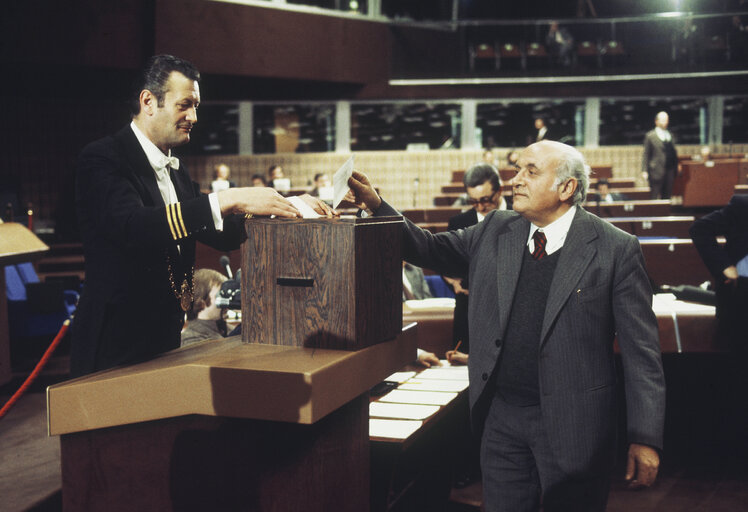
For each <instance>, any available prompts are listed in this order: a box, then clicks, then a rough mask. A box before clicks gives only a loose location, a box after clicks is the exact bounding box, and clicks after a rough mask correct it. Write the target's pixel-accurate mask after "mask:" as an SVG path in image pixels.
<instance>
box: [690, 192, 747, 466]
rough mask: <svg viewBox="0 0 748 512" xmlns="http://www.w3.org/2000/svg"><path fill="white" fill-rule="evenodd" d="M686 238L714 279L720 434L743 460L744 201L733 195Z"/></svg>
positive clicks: (744, 341) (744, 422)
mask: <svg viewBox="0 0 748 512" xmlns="http://www.w3.org/2000/svg"><path fill="white" fill-rule="evenodd" d="M689 233H690V235H691V239H692V240H693V243H694V245H695V246H696V250H698V252H699V255H700V256H701V259H702V260H703V261H704V264H705V265H706V267H707V268H708V269H709V272H710V273H711V274H712V276H713V278H714V279H713V281H712V282H713V283H714V289H715V292H716V296H717V339H718V341H719V342H720V343H721V344H722V346H725V347H727V348H728V349H729V352H730V356H729V361H728V366H727V372H726V377H727V378H728V379H729V381H728V384H729V385H728V386H727V388H726V389H728V390H729V391H728V393H730V396H729V397H728V398H727V399H726V400H725V403H727V404H729V410H728V411H727V412H726V419H727V421H724V422H721V423H722V425H721V426H720V429H721V432H720V433H721V434H723V436H722V437H724V438H725V439H728V440H729V442H730V447H731V449H732V450H734V451H735V453H736V454H737V455H738V456H740V457H742V458H743V459H747V460H748V438H746V432H748V393H746V391H748V372H746V368H748V335H747V334H746V313H748V196H744V195H738V194H736V195H734V196H732V198H731V199H730V202H729V203H728V204H727V205H726V206H725V207H723V208H721V209H719V210H716V211H714V212H712V213H709V214H707V215H704V216H703V217H700V218H698V219H696V220H695V221H694V223H693V224H692V225H691V228H690V230H689ZM718 237H719V238H721V237H724V238H725V243H724V244H720V243H719V241H718V240H717V239H718ZM717 435H719V434H717Z"/></svg>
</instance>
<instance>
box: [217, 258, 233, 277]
mask: <svg viewBox="0 0 748 512" xmlns="http://www.w3.org/2000/svg"><path fill="white" fill-rule="evenodd" d="M218 263H220V265H221V266H222V267H223V269H224V270H225V271H226V275H227V276H228V278H229V279H233V278H234V274H232V273H231V266H230V265H229V257H228V256H226V255H225V254H224V255H223V256H221V258H220V259H219V260H218Z"/></svg>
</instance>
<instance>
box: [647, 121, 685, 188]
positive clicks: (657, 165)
mask: <svg viewBox="0 0 748 512" xmlns="http://www.w3.org/2000/svg"><path fill="white" fill-rule="evenodd" d="M669 123H670V118H669V116H668V115H667V112H658V113H657V115H656V116H655V127H654V129H653V130H650V131H648V132H647V135H645V136H644V155H643V156H642V176H643V177H644V179H646V180H648V181H649V193H650V196H651V198H652V199H670V195H671V194H672V191H673V181H674V180H675V175H676V174H677V172H678V153H677V152H676V150H675V141H674V140H673V136H672V135H671V133H670V132H669V131H668V129H667V128H668V124H669Z"/></svg>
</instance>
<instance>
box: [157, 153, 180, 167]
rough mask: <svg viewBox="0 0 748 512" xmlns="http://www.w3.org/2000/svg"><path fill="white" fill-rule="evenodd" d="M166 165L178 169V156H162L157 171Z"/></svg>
mask: <svg viewBox="0 0 748 512" xmlns="http://www.w3.org/2000/svg"><path fill="white" fill-rule="evenodd" d="M168 167H171V168H172V169H174V170H175V171H176V170H177V169H179V158H177V157H175V156H164V157H163V158H162V159H161V165H160V166H159V169H158V170H159V171H162V170H164V169H166V168H168Z"/></svg>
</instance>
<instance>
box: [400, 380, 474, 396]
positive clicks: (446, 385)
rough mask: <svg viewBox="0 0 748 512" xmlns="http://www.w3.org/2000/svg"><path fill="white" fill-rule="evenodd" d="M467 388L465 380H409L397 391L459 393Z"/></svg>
mask: <svg viewBox="0 0 748 512" xmlns="http://www.w3.org/2000/svg"><path fill="white" fill-rule="evenodd" d="M467 387H468V381H466V380H437V379H423V380H421V379H410V380H409V381H408V382H405V383H403V384H400V385H399V386H398V387H397V389H402V390H404V391H450V392H457V393H459V392H460V391H462V390H463V389H466V388H467Z"/></svg>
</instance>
